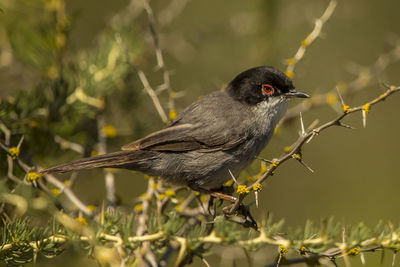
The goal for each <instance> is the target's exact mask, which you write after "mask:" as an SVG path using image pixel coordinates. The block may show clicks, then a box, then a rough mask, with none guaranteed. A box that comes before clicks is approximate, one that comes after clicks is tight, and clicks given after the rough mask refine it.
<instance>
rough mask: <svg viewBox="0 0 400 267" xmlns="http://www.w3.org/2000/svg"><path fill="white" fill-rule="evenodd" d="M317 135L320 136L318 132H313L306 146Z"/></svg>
mask: <svg viewBox="0 0 400 267" xmlns="http://www.w3.org/2000/svg"><path fill="white" fill-rule="evenodd" d="M315 135H318V133H317V132H316V131H313V133H312V135H311V136H310V138H308V139H307V141H306V144H308V143H310V142H311V140H312V139H313V138H314V136H315Z"/></svg>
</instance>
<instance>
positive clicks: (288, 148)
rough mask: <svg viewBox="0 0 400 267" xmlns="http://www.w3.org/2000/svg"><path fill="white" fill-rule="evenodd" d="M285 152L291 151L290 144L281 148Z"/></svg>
mask: <svg viewBox="0 0 400 267" xmlns="http://www.w3.org/2000/svg"><path fill="white" fill-rule="evenodd" d="M283 150H284V151H285V152H286V153H289V152H290V151H292V148H291V147H290V146H285V148H284V149H283Z"/></svg>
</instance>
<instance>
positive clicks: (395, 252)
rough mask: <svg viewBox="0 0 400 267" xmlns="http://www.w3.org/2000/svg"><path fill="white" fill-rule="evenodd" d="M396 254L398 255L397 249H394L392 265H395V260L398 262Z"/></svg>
mask: <svg viewBox="0 0 400 267" xmlns="http://www.w3.org/2000/svg"><path fill="white" fill-rule="evenodd" d="M396 255H397V250H394V251H393V258H392V267H393V266H394V264H395V262H396Z"/></svg>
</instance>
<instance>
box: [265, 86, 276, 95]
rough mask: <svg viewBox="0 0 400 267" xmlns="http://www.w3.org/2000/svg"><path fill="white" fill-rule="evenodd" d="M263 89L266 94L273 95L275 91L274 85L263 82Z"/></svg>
mask: <svg viewBox="0 0 400 267" xmlns="http://www.w3.org/2000/svg"><path fill="white" fill-rule="evenodd" d="M262 91H263V93H264V94H265V95H272V94H273V93H274V91H275V90H274V87H272V85H269V84H263V85H262Z"/></svg>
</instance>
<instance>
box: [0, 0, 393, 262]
mask: <svg viewBox="0 0 400 267" xmlns="http://www.w3.org/2000/svg"><path fill="white" fill-rule="evenodd" d="M35 2H36V1H22V0H0V7H1V8H2V9H3V11H2V12H0V18H1V19H0V29H1V30H0V42H1V47H0V48H1V54H0V70H1V71H0V88H1V90H0V96H1V98H2V99H3V101H8V100H7V99H9V98H10V97H13V96H14V95H15V94H16V92H17V91H19V92H20V91H21V90H22V91H27V92H29V91H30V90H32V86H31V85H30V84H40V81H41V80H42V79H43V73H46V72H47V71H48V69H47V68H46V69H41V66H46V64H49V65H51V64H52V63H51V62H54V60H55V59H54V58H51V57H53V56H54V55H49V54H46V49H45V48H43V47H40V44H39V45H38V47H34V49H31V50H28V49H27V50H24V49H22V48H21V47H24V46H23V45H22V44H24V43H25V44H28V45H27V46H29V42H30V38H32V40H34V38H35V35H36V34H40V30H38V28H39V29H40V27H41V26H42V27H43V30H45V29H46V28H45V26H43V25H45V24H46V21H45V20H46V14H45V13H46V10H44V11H43V10H38V6H39V4H38V3H39V2H41V1H37V2H38V3H35ZM173 2H180V3H186V4H185V5H184V6H183V9H182V10H181V11H178V8H176V7H175V8H172V9H171V6H170V4H171V1H165V0H164V1H161V0H153V1H151V2H150V5H151V6H152V8H153V11H154V14H155V16H156V20H157V24H156V28H157V31H158V32H159V38H160V43H161V47H162V50H163V52H164V56H165V61H166V62H165V63H166V66H167V68H168V69H169V70H171V72H172V73H173V75H172V77H171V81H172V88H173V89H174V90H175V91H183V92H184V93H185V95H184V97H182V98H179V99H177V100H176V104H177V111H178V112H179V111H180V110H182V109H183V108H185V107H186V106H187V105H188V104H190V103H191V102H193V101H195V100H196V99H197V98H198V97H200V96H202V95H205V94H208V93H210V92H212V91H215V90H217V89H220V88H221V87H223V86H224V85H225V84H226V83H228V82H229V81H230V80H231V79H232V78H233V77H234V76H235V75H236V74H238V73H239V72H241V71H243V70H245V69H247V68H250V67H253V66H258V65H273V66H275V67H277V68H279V69H281V70H284V69H285V67H286V66H285V60H286V59H288V58H290V57H292V56H293V55H294V53H295V52H296V51H297V48H298V47H299V45H300V42H301V41H302V40H303V39H304V38H305V36H306V35H307V34H308V33H309V32H310V31H311V30H312V28H313V26H314V20H315V18H317V17H319V16H320V15H321V14H322V12H323V11H324V9H325V8H326V6H327V4H328V1H310V0H296V1H294V0H280V1H277V0H263V1H261V0H254V1H247V2H243V1H240V0H231V1H210V0H203V1H173ZM65 4H66V5H65V7H66V13H67V16H68V17H69V21H70V25H69V27H68V28H69V30H68V35H67V41H66V45H65V47H64V48H63V52H62V53H63V59H62V60H66V61H68V58H69V57H72V56H74V57H75V56H76V55H79V54H82V53H88V54H90V53H91V51H97V50H98V49H99V47H100V48H101V46H102V45H106V44H108V43H107V42H113V37H112V36H113V34H114V33H113V30H114V29H115V28H116V27H121V28H123V29H124V30H123V31H124V32H125V33H127V35H126V36H129V38H130V39H129V40H130V41H129V42H128V43H127V45H132V47H129V48H130V49H131V48H132V49H133V50H132V51H133V53H135V54H136V57H135V60H136V61H137V62H138V64H139V65H140V66H141V68H143V69H144V70H145V72H146V74H147V75H148V78H149V79H150V80H151V82H152V84H153V85H154V86H157V85H159V84H161V83H162V80H161V75H160V72H158V71H155V70H154V67H155V65H156V61H155V56H154V48H153V44H152V42H151V38H150V35H149V32H148V25H147V19H146V16H145V13H144V11H143V9H142V2H141V1H139V0H132V1H131V2H129V1H121V0H118V1H94V0H90V1H89V0H88V1H77V0H67V1H66V2H65ZM166 10H167V11H168V12H169V13H168V12H166ZM399 10H400V2H399V1H396V0H385V1H364V0H353V1H339V3H338V6H337V9H336V11H335V13H334V14H333V16H332V18H331V19H330V20H329V21H328V22H327V24H326V25H325V26H324V28H323V33H322V34H321V37H320V38H318V39H317V40H316V41H315V43H313V44H312V46H311V47H309V48H308V50H307V53H306V56H305V58H304V59H303V60H302V61H301V62H300V63H299V64H298V65H297V66H296V69H295V77H294V79H293V80H294V84H295V85H296V87H297V88H298V89H299V90H302V91H304V92H307V93H308V94H310V95H313V94H321V93H324V92H327V91H329V90H331V89H332V88H334V87H335V85H336V84H337V83H339V82H349V81H352V80H354V79H355V78H356V77H357V73H355V72H356V71H361V70H363V68H364V67H368V66H371V65H373V64H374V62H375V61H376V59H377V58H378V57H379V55H381V54H383V53H386V52H388V51H390V50H392V49H393V47H394V46H395V45H396V44H397V45H398V42H400V36H399V35H400V26H399V20H398V11H399ZM174 11H177V14H176V16H175V15H174V16H173V19H172V20H171V21H169V16H170V15H171V12H172V14H173V12H174ZM50 19H51V18H50ZM115 25H118V26H115ZM121 25H123V27H122V26H121ZM45 34H46V32H43V35H45ZM104 36H107V38H109V39H107V38H106V37H104ZM126 38H128V37H126ZM16 40H19V41H16ZM104 40H106V41H104ZM107 40H108V41H107ZM18 42H19V43H18ZM105 43H106V44H105ZM18 44H19V46H18ZM44 46H45V43H44ZM96 49H97V50H96ZM35 53H36V54H35ZM54 57H56V56H54ZM38 61H44V62H41V63H37V62H38ZM49 62H50V63H49ZM81 63H82V62H81ZM82 64H83V63H82ZM87 67H88V68H89V66H87ZM399 73H400V63H399V62H393V63H392V64H390V65H389V66H388V67H387V69H386V70H385V71H384V72H383V73H382V74H380V75H379V76H378V77H376V78H375V77H374V78H373V80H372V81H371V83H370V85H369V86H367V87H366V88H365V90H362V91H361V92H359V93H357V94H356V95H355V96H353V97H351V98H345V101H346V102H348V103H349V104H350V105H360V104H363V103H364V102H365V101H366V100H369V99H372V98H374V97H376V96H378V95H379V94H381V93H382V92H384V90H385V89H384V88H383V86H382V85H381V83H382V82H384V83H388V84H393V85H400V75H399ZM114 74H115V73H114ZM114 74H113V75H114ZM126 76H127V77H128V78H126V77H125V78H126V79H125V81H127V82H124V85H122V86H120V87H119V88H118V90H114V88H113V87H112V86H116V84H118V81H115V80H114V81H113V82H112V83H108V84H107V85H105V86H103V87H102V89H101V90H103V91H102V92H103V93H102V94H103V95H105V96H106V102H107V106H106V109H105V111H104V115H105V118H106V122H107V123H109V124H112V125H114V126H115V128H116V130H117V137H116V138H114V139H112V140H109V148H108V149H109V151H116V150H118V149H119V147H120V146H122V145H124V144H125V143H128V142H129V141H131V140H134V139H136V138H139V137H141V136H144V135H145V134H148V133H150V132H151V131H154V130H157V129H160V128H161V127H163V123H162V121H161V120H160V118H159V116H158V114H157V113H156V112H155V109H154V107H153V104H152V102H151V100H150V98H149V97H148V96H147V95H146V94H145V93H144V92H143V89H142V85H141V84H140V82H139V80H138V79H137V78H136V76H135V73H130V74H129V75H126ZM39 87H40V86H39ZM35 90H38V89H37V87H36V89H35ZM91 90H92V91H90V92H94V95H96V87H94V88H92V89H91ZM90 92H88V94H90ZM127 96H129V97H127ZM161 99H162V100H163V103H166V101H165V99H163V98H161ZM399 101H400V96H398V95H394V96H392V97H390V98H389V99H388V100H387V101H385V102H384V103H381V104H379V105H377V106H374V107H373V109H372V111H371V113H370V115H368V117H367V128H366V129H363V127H362V123H361V114H353V115H351V116H349V117H348V118H346V120H345V122H346V123H347V124H350V125H352V126H354V127H356V130H346V129H343V128H331V129H329V130H327V131H326V132H324V133H323V134H321V135H320V136H318V137H317V138H314V139H313V140H312V141H311V143H310V144H308V145H306V146H305V148H304V150H303V153H304V160H305V161H306V162H307V164H308V165H310V166H311V167H312V168H313V169H314V171H315V173H310V172H309V171H307V170H306V169H305V168H303V167H301V166H300V165H299V164H298V163H297V162H294V161H290V162H288V163H287V164H285V166H282V167H281V168H279V170H278V171H277V173H276V175H274V176H273V177H271V178H270V179H269V180H268V181H267V183H266V184H265V187H264V190H263V192H262V193H261V195H260V201H261V205H260V207H259V208H258V209H256V208H254V213H255V214H257V215H258V216H260V214H264V213H266V212H270V213H272V214H273V215H274V218H276V219H280V218H285V221H286V225H287V226H288V227H296V226H299V225H304V223H305V221H306V220H307V219H313V220H315V221H319V220H320V218H322V217H330V216H334V217H335V218H336V219H338V220H343V222H344V223H346V224H347V223H348V224H356V223H358V222H360V221H364V222H365V223H366V224H367V225H369V226H371V227H373V226H374V225H376V224H377V223H378V222H379V221H380V220H383V221H392V222H393V223H398V222H399V219H400V215H399V214H398V213H397V212H396V210H397V209H396V207H397V204H398V202H399V188H400V179H399V165H397V164H398V162H399V152H398V151H399V148H400V141H399V138H398V136H399V132H400V123H399V111H400V108H399ZM294 102H297V101H296V100H295V101H294ZM293 104H296V103H292V105H293ZM68 114H69V113H68V112H66V113H64V116H66V117H61V118H57V121H59V123H60V124H62V122H63V121H64V120H65V121H68V118H67V116H68ZM335 116H336V111H334V110H333V109H332V108H331V107H330V106H324V107H320V108H317V109H315V110H312V111H309V112H306V113H304V114H303V118H304V121H305V123H306V125H308V124H310V123H311V122H312V121H313V120H315V119H319V120H320V122H325V121H327V120H330V119H332V118H333V117H335ZM86 127H91V126H90V125H87V126H86ZM93 127H95V126H93ZM299 127H300V124H299V121H298V120H294V121H292V122H291V123H290V124H287V125H285V126H283V128H282V129H281V131H280V133H279V134H277V135H276V136H275V137H274V138H273V139H272V141H271V142H270V144H269V145H268V147H267V149H265V150H264V151H263V152H262V154H261V156H262V157H265V158H273V157H277V156H279V155H280V154H281V153H282V152H283V147H285V146H287V145H290V144H291V143H292V142H293V141H294V140H295V139H296V138H297V136H298V130H299ZM63 137H64V138H66V139H69V140H73V141H76V142H82V144H83V145H88V144H89V143H90V142H91V141H90V138H88V137H85V138H82V137H80V136H63ZM89 137H90V135H89ZM92 143H93V141H92ZM51 145H52V146H57V145H55V144H54V143H53V144H49V145H48V146H51ZM46 149H48V148H46ZM50 150H51V149H50ZM35 152H38V153H40V152H41V151H40V148H36V151H35ZM51 153H53V154H52V155H57V156H53V157H52V158H51V159H46V158H44V157H39V158H35V155H33V156H32V157H33V158H34V159H36V160H38V161H39V162H40V163H41V164H42V165H43V166H47V165H51V164H56V163H61V162H64V161H66V160H71V159H77V158H79V157H80V155H78V154H76V153H74V152H68V151H61V150H59V151H58V152H55V151H52V152H51ZM57 153H58V154H57ZM258 171H259V162H256V163H254V164H253V165H252V167H250V168H249V169H248V170H247V171H246V172H245V173H244V174H243V177H242V179H245V178H246V177H247V176H249V175H253V174H256V173H258ZM116 183H117V194H118V196H119V198H120V200H121V202H122V204H123V205H127V206H129V205H132V203H133V199H134V198H135V197H137V196H138V195H140V194H141V193H142V192H143V191H144V190H145V186H146V181H145V180H144V179H143V176H142V175H141V174H132V173H131V172H128V171H118V172H117V180H116ZM89 188H90V190H88V189H89ZM73 190H74V191H75V192H76V194H77V195H78V196H79V197H80V198H81V199H82V200H83V201H84V202H86V203H93V204H99V203H101V201H102V200H103V199H105V189H104V182H103V178H102V172H101V171H90V172H82V173H80V174H79V177H78V179H77V181H76V182H75V184H74V187H73ZM249 200H250V198H249ZM216 252H217V253H216V254H220V255H222V258H223V260H222V263H221V259H220V257H216V256H211V257H210V259H211V261H210V263H211V264H212V266H214V265H218V264H228V263H229V262H230V261H231V257H234V256H233V255H236V256H238V257H239V256H240V257H243V256H244V254H243V255H242V252H240V251H238V252H237V253H236V252H232V251H230V252H224V250H223V249H217V251H216ZM69 253H71V252H66V253H64V254H63V255H62V256H60V257H57V258H56V259H54V260H43V261H40V265H42V266H50V265H52V264H55V263H57V264H59V263H60V261H62V260H65V259H70V258H68V255H70V254H69ZM262 254H265V252H259V253H256V256H255V257H256V258H257V257H259V258H261V259H262V257H265V256H263V255H262ZM375 254H378V253H375ZM379 257H380V255H370V256H367V266H376V265H378V264H379ZM268 259H269V260H266V261H265V262H270V261H271V259H272V256H271V257H270V258H268ZM390 261H391V256H387V257H386V259H385V263H386V264H388V263H389V262H390ZM239 262H240V261H239ZM359 262H360V261H359V259H358V258H355V259H354V260H352V263H353V265H352V266H358V264H360V263H359ZM76 264H78V265H81V266H83V264H84V263H82V262H80V263H76ZM85 264H92V265H93V266H94V265H95V263H94V262H92V261H89V262H87V263H85ZM213 264H214V265H213ZM342 264H343V262H342ZM68 265H69V264H68ZM194 266H202V263H200V261H199V260H197V261H196V262H195V265H194Z"/></svg>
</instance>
